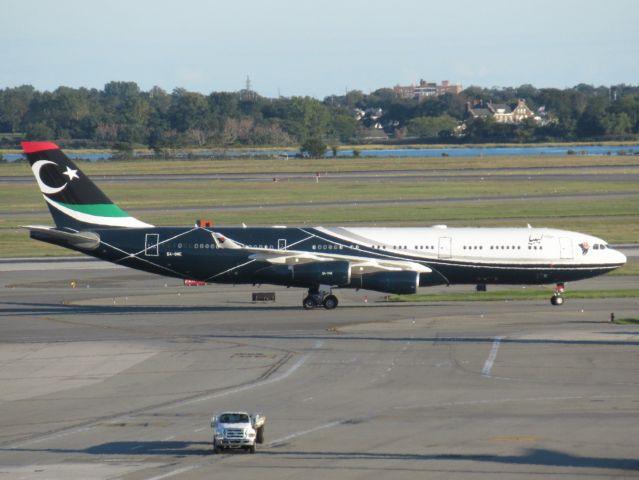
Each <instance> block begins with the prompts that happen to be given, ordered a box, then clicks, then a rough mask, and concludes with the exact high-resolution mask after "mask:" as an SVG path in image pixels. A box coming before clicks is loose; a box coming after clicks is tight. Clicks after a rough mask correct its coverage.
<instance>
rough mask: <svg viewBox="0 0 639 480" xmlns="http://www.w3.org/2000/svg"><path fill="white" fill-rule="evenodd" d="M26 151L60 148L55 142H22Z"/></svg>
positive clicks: (33, 151) (34, 151)
mask: <svg viewBox="0 0 639 480" xmlns="http://www.w3.org/2000/svg"><path fill="white" fill-rule="evenodd" d="M22 150H24V153H36V152H43V151H45V150H60V147H58V146H57V145H56V144H55V143H53V142H22Z"/></svg>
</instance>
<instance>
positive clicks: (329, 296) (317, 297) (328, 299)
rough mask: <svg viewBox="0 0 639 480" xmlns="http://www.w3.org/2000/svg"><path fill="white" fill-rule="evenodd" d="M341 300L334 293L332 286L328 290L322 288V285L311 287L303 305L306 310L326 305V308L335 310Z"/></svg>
mask: <svg viewBox="0 0 639 480" xmlns="http://www.w3.org/2000/svg"><path fill="white" fill-rule="evenodd" d="M338 304H339V301H338V300H337V297H336V296H335V295H333V293H332V292H331V290H330V288H329V289H328V290H322V289H321V288H320V287H315V288H309V289H308V295H307V296H306V297H304V300H303V301H302V306H303V307H304V309H305V310H312V309H313V308H317V307H324V308H325V309H326V310H333V309H334V308H337V305H338Z"/></svg>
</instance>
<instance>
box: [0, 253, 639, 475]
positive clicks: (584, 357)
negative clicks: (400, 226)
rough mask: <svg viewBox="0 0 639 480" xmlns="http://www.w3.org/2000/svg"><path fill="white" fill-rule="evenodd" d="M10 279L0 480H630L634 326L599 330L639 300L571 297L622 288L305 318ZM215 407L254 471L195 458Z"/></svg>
mask: <svg viewBox="0 0 639 480" xmlns="http://www.w3.org/2000/svg"><path fill="white" fill-rule="evenodd" d="M13 265H16V264H13ZM23 265H29V266H30V267H29V268H11V267H7V265H6V264H4V265H2V267H3V268H2V272H1V273H0V279H1V280H0V288H2V290H1V291H2V295H1V296H0V339H1V343H0V365H1V369H0V479H5V478H6V479H14V478H25V479H32V478H33V479H41V478H47V479H58V478H59V479H76V478H77V479H92V478H122V479H131V480H136V479H153V480H160V479H165V478H180V479H182V478H184V479H199V478H238V479H243V478H247V479H248V478H250V479H254V478H256V477H258V478H262V479H281V478H308V479H314V478H317V479H320V478H321V479H324V478H340V479H341V478H345V479H350V478H353V479H355V478H364V477H369V476H372V475H374V476H375V477H376V478H392V479H397V478H400V479H401V478H410V479H414V478H424V477H427V478H446V479H450V478H464V479H467V478H471V479H474V478H482V479H483V478H491V479H493V478H504V479H518V478H553V479H555V478H611V477H637V476H639V455H638V453H639V438H638V437H637V426H636V419H637V415H638V414H639V370H638V369H637V364H638V361H639V354H638V352H639V326H636V325H615V324H611V323H609V321H608V319H609V316H610V313H611V312H614V313H615V315H616V317H617V318H638V317H639V299H619V300H577V299H571V298H570V291H571V289H573V288H575V289H577V288H588V289H593V288H631V287H633V286H635V285H636V284H637V278H636V277H602V278H599V279H593V280H589V281H585V282H581V283H574V284H570V285H568V291H567V292H566V294H565V297H566V302H565V304H564V305H563V306H561V307H552V306H551V305H550V303H549V302H547V301H525V302H472V303H471V302H468V303H466V302H461V303H457V302H450V303H430V304H401V305H395V304H387V303H385V302H383V295H381V294H377V293H373V292H363V291H360V292H354V291H339V292H338V296H339V298H340V301H341V303H340V307H338V309H337V310H334V311H326V310H314V311H308V312H307V311H304V310H302V308H301V306H300V305H301V300H302V297H303V295H304V292H303V291H302V290H299V289H284V288H273V287H270V286H262V287H259V288H253V287H251V286H235V287H233V286H215V285H211V286H205V287H184V286H182V285H181V283H180V282H179V281H177V280H172V279H165V278H161V277H156V276H152V275H146V274H143V273H139V272H135V271H131V270H127V269H124V268H120V267H111V266H110V265H108V264H103V263H100V262H78V261H69V262H62V263H57V262H42V263H37V262H36V263H33V262H23ZM67 266H73V268H67ZM72 282H74V283H73V285H74V286H75V288H72ZM456 288H460V289H472V287H456ZM252 291H275V292H276V298H277V301H276V302H275V303H263V304H260V303H252V302H251V301H250V294H251V292H252ZM549 296H550V295H549ZM365 300H367V301H366V302H365ZM225 409H233V410H246V411H249V412H262V413H263V414H265V415H266V417H267V426H266V443H265V444H264V445H261V446H258V451H257V453H256V454H255V455H250V454H244V453H240V452H237V453H233V452H231V453H224V454H221V455H213V454H212V449H211V444H210V437H211V430H210V427H209V421H210V417H211V415H212V414H214V413H215V412H220V411H222V410H225Z"/></svg>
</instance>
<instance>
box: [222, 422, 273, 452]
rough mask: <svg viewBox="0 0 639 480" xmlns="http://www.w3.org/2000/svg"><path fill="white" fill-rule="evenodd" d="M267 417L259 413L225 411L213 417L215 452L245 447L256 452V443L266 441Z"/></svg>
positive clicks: (244, 448)
mask: <svg viewBox="0 0 639 480" xmlns="http://www.w3.org/2000/svg"><path fill="white" fill-rule="evenodd" d="M265 423H266V417H264V415H261V414H259V413H256V414H253V415H249V414H248V413H246V412H224V413H220V414H219V415H215V416H213V417H212V418H211V428H212V429H213V453H219V452H221V451H222V450H224V449H231V448H232V449H243V450H246V451H248V452H250V453H255V444H256V443H260V444H261V443H263V442H264V424H265Z"/></svg>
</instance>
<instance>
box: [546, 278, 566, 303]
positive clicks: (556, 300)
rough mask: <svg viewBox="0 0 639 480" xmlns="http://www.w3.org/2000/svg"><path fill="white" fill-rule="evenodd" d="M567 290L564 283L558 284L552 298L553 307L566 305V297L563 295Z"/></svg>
mask: <svg viewBox="0 0 639 480" xmlns="http://www.w3.org/2000/svg"><path fill="white" fill-rule="evenodd" d="M565 289H566V287H565V286H564V284H563V283H558V284H557V285H556V286H555V292H554V293H553V295H552V297H550V304H551V305H563V304H564V297H562V296H561V294H562V293H564V290H565Z"/></svg>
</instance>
